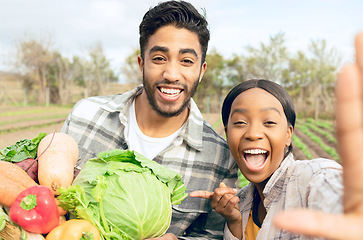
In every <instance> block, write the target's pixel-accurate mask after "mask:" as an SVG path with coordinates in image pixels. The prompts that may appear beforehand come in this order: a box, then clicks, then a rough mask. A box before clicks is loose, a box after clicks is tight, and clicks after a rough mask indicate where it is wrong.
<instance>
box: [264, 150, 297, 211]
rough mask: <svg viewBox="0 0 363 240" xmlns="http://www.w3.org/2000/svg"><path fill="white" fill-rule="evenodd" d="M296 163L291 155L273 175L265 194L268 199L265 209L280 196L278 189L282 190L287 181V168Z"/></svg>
mask: <svg viewBox="0 0 363 240" xmlns="http://www.w3.org/2000/svg"><path fill="white" fill-rule="evenodd" d="M293 161H294V156H293V154H292V153H290V154H289V155H288V156H287V157H286V158H285V159H284V160H283V161H282V163H281V165H280V167H279V168H278V169H277V170H276V171H275V172H274V173H273V174H272V176H271V178H270V180H269V181H268V182H267V184H266V186H265V188H264V190H263V194H264V196H265V197H266V199H265V203H266V205H265V207H267V206H268V205H269V202H270V200H272V199H274V198H275V196H276V195H278V194H280V191H279V190H278V189H282V188H283V186H284V183H285V179H286V171H287V168H288V167H289V166H290V165H291V163H292V162H293Z"/></svg>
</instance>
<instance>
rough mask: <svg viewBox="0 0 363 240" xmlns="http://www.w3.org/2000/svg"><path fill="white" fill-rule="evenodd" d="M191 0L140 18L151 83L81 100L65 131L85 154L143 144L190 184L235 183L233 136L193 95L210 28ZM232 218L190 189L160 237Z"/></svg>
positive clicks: (144, 69)
mask: <svg viewBox="0 0 363 240" xmlns="http://www.w3.org/2000/svg"><path fill="white" fill-rule="evenodd" d="M207 25H208V24H207V21H206V20H205V18H204V17H203V16H202V15H201V14H199V13H198V11H197V10H196V9H195V8H194V7H193V6H192V5H191V4H189V3H187V2H183V1H169V2H164V3H160V4H159V5H157V6H155V7H154V8H151V9H150V10H149V11H148V12H147V13H146V14H145V15H144V18H143V20H142V22H141V24H140V28H139V31H140V50H141V55H140V56H139V57H138V63H139V66H140V70H141V74H142V77H143V85H142V86H139V87H137V88H135V89H134V90H132V91H130V92H127V93H124V94H117V95H113V96H103V97H91V98H88V99H84V100H81V101H80V102H78V103H77V104H76V105H75V107H74V108H73V110H72V112H71V113H70V115H69V117H68V118H67V120H66V122H65V124H64V126H63V128H62V131H63V132H65V133H67V134H69V135H71V136H72V137H73V138H74V139H75V140H76V141H77V142H78V145H79V149H80V158H81V159H80V162H79V166H80V167H82V166H83V165H84V164H85V162H86V161H87V160H88V159H90V158H93V157H95V156H96V155H97V154H98V153H99V152H101V151H108V150H111V149H115V148H119V149H130V150H135V151H137V152H139V153H141V154H143V155H145V156H146V157H148V158H150V159H153V160H154V161H156V162H158V163H160V164H162V165H165V166H167V167H169V168H170V169H172V170H174V171H176V172H178V173H180V174H181V175H182V176H183V179H182V180H183V182H184V184H185V186H186V188H187V192H192V191H194V190H198V189H201V188H203V189H205V188H207V190H209V191H212V190H213V189H215V188H216V187H218V185H219V183H220V182H221V181H223V182H224V183H225V184H226V185H228V186H230V187H232V186H233V185H234V183H235V181H236V180H237V167H236V164H235V162H234V160H233V158H232V157H231V155H230V152H229V149H228V146H227V144H226V142H225V140H224V139H223V138H222V137H221V136H219V135H218V134H217V133H216V132H215V131H214V130H213V129H212V128H211V126H210V125H209V124H208V123H206V122H205V121H204V120H203V117H202V115H201V113H200V111H199V110H198V108H197V106H196V104H195V102H194V101H193V99H192V96H193V95H194V93H195V91H196V89H197V86H198V83H199V82H200V81H201V79H202V77H203V74H204V72H205V70H206V67H207V64H206V62H205V57H206V52H207V48H208V42H209V36H210V34H209V30H208V26H207ZM223 227H224V220H223V218H222V217H221V216H220V215H218V214H217V213H216V212H214V211H212V209H211V207H210V204H209V202H208V200H205V199H196V198H190V197H187V198H186V199H185V200H184V201H183V202H182V203H181V204H180V205H178V206H173V215H172V222H171V225H170V228H169V230H168V232H167V234H165V235H164V236H163V237H161V238H160V239H177V237H176V236H179V238H183V239H184V238H189V237H198V238H201V237H205V238H208V239H211V238H221V237H222V234H223Z"/></svg>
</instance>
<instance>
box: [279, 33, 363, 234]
mask: <svg viewBox="0 0 363 240" xmlns="http://www.w3.org/2000/svg"><path fill="white" fill-rule="evenodd" d="M355 48H356V63H355V64H349V65H345V66H344V67H343V68H342V70H341V72H340V74H339V76H338V82H337V87H336V100H337V103H336V121H337V136H338V143H339V151H340V156H341V158H342V160H343V179H344V201H343V202H344V214H341V215H337V214H335V215H333V214H324V213H321V212H317V211H312V210H307V209H305V210H294V211H289V212H285V213H281V214H279V215H277V216H276V217H275V220H274V223H275V226H276V227H278V228H282V229H285V230H287V231H291V232H296V233H300V234H304V235H309V236H316V237H324V238H329V239H336V240H338V239H339V240H343V239H347V240H348V239H349V240H352V239H363V157H362V152H361V151H362V149H363V32H362V33H360V34H358V35H357V37H356V40H355Z"/></svg>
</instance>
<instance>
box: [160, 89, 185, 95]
mask: <svg viewBox="0 0 363 240" xmlns="http://www.w3.org/2000/svg"><path fill="white" fill-rule="evenodd" d="M160 91H161V92H162V93H165V94H170V95H175V94H179V93H180V92H181V90H180V89H175V88H160Z"/></svg>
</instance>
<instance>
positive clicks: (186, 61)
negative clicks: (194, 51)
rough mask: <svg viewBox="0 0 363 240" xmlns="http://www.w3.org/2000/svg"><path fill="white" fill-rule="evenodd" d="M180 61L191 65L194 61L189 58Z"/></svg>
mask: <svg viewBox="0 0 363 240" xmlns="http://www.w3.org/2000/svg"><path fill="white" fill-rule="evenodd" d="M182 62H183V63H185V64H188V65H192V64H193V63H194V61H192V60H190V59H184V60H183V61H182Z"/></svg>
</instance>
